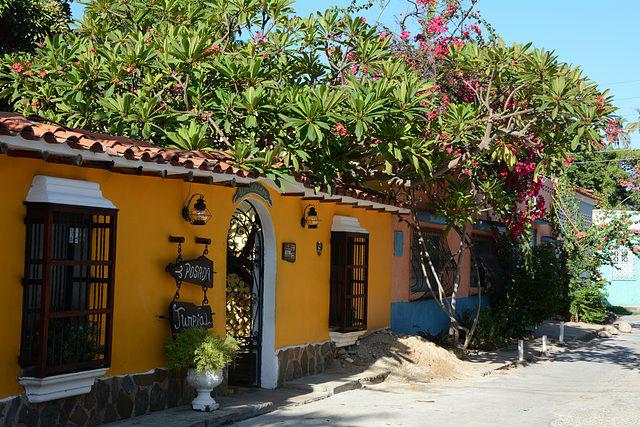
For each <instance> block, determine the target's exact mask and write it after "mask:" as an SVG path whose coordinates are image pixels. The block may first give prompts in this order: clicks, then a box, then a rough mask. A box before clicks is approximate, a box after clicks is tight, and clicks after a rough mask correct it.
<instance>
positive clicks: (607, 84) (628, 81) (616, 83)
mask: <svg viewBox="0 0 640 427" xmlns="http://www.w3.org/2000/svg"><path fill="white" fill-rule="evenodd" d="M636 82H640V80H627V81H626V82H613V83H601V86H611V85H621V84H625V83H636Z"/></svg>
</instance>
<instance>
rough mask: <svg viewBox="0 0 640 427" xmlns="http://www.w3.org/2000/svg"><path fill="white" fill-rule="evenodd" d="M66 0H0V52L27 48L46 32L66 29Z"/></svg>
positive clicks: (37, 41)
mask: <svg viewBox="0 0 640 427" xmlns="http://www.w3.org/2000/svg"><path fill="white" fill-rule="evenodd" d="M70 22H71V7H70V1H69V0H1V1H0V53H12V52H29V51H32V50H33V49H34V48H35V46H37V43H39V42H44V40H45V37H46V36H51V35H54V34H65V33H67V32H68V31H69V24H70Z"/></svg>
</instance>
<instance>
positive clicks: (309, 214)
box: [300, 205, 320, 228]
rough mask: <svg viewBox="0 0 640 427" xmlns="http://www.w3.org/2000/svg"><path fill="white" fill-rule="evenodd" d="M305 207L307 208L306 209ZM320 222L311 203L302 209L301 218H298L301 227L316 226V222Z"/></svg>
mask: <svg viewBox="0 0 640 427" xmlns="http://www.w3.org/2000/svg"><path fill="white" fill-rule="evenodd" d="M307 209H309V210H308V211H307ZM319 222H320V218H318V212H316V207H315V206H313V205H307V207H306V208H304V210H303V211H302V219H301V220H300V225H302V228H304V227H305V226H307V227H308V228H318V223H319Z"/></svg>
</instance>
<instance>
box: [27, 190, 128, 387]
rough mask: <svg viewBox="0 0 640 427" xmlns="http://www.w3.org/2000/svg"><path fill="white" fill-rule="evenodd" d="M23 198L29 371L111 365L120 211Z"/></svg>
mask: <svg viewBox="0 0 640 427" xmlns="http://www.w3.org/2000/svg"><path fill="white" fill-rule="evenodd" d="M25 204H26V206H27V216H26V219H25V223H26V251H25V270H24V278H23V292H24V294H23V311H22V341H21V348H20V358H19V362H20V364H21V365H22V366H23V367H25V374H27V375H29V376H32V375H35V376H37V377H40V378H43V377H47V376H50V375H55V374H62V373H67V372H71V371H78V370H83V369H97V368H103V367H108V366H110V363H111V332H112V328H113V297H114V294H113V291H114V272H115V248H116V222H117V221H116V220H117V210H116V209H104V208H93V207H84V206H71V205H60V204H52V203H30V202H25Z"/></svg>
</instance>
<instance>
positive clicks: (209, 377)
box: [187, 368, 223, 412]
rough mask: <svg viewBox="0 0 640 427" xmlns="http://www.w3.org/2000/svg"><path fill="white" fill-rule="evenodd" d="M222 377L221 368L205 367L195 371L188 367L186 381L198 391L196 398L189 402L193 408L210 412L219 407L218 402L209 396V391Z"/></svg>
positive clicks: (217, 384)
mask: <svg viewBox="0 0 640 427" xmlns="http://www.w3.org/2000/svg"><path fill="white" fill-rule="evenodd" d="M222 378H223V376H222V370H219V371H211V370H208V369H205V370H202V371H200V372H197V373H196V370H195V369H194V368H189V370H188V371H187V382H188V383H189V385H190V386H191V387H193V388H195V389H196V391H197V392H198V395H197V396H196V398H195V399H193V401H192V402H191V407H192V408H193V409H194V410H196V411H204V412H211V411H215V410H216V409H218V408H219V407H220V404H219V403H217V402H216V401H215V400H214V399H213V397H211V392H212V391H213V389H214V388H216V387H217V386H219V385H220V384H221V383H222Z"/></svg>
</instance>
